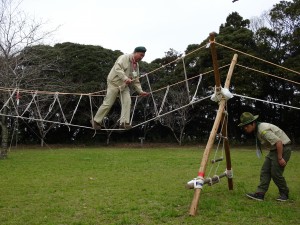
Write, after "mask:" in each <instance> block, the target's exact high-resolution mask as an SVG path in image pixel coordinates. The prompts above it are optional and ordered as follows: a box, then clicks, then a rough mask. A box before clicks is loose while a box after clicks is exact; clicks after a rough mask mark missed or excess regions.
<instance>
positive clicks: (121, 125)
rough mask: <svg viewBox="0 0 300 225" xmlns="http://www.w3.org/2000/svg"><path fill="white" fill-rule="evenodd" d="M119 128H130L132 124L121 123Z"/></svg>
mask: <svg viewBox="0 0 300 225" xmlns="http://www.w3.org/2000/svg"><path fill="white" fill-rule="evenodd" d="M120 128H121V129H125V130H130V129H131V128H132V126H131V125H130V124H129V123H121V124H120Z"/></svg>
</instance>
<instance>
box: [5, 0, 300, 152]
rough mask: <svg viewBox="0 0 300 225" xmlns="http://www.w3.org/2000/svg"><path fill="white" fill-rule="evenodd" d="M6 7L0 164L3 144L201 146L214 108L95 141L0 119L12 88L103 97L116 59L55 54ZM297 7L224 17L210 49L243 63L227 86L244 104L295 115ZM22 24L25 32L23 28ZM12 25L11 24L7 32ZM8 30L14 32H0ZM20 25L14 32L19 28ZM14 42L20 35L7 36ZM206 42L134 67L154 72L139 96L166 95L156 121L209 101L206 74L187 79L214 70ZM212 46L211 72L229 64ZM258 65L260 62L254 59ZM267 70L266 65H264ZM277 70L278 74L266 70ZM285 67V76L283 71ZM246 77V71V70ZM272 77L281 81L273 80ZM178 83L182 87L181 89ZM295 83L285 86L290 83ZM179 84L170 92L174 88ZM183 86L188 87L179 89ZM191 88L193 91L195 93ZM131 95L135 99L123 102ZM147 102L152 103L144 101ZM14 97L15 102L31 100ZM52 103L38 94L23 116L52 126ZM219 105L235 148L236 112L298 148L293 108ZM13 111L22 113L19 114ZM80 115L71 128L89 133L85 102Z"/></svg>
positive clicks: (66, 47) (297, 1) (299, 128)
mask: <svg viewBox="0 0 300 225" xmlns="http://www.w3.org/2000/svg"><path fill="white" fill-rule="evenodd" d="M12 3H13V0H1V4H2V7H1V9H0V24H1V32H0V76H1V80H0V86H1V87H2V88H1V89H3V91H1V92H0V99H1V101H0V108H2V111H1V113H2V114H3V115H1V121H0V125H1V133H0V135H1V156H2V157H6V155H7V149H8V147H9V146H8V145H9V143H14V144H17V143H18V144H37V143H41V144H42V145H43V144H44V143H48V144H58V143H59V144H112V143H119V142H139V138H143V139H145V141H146V142H147V141H148V142H175V143H178V144H180V145H181V144H185V143H204V142H206V140H207V137H208V136H209V133H210V130H211V127H212V124H213V121H214V118H215V114H216V111H215V110H216V109H217V104H216V103H215V102H212V101H210V100H204V101H203V102H201V103H199V104H193V105H192V106H190V107H185V108H182V109H180V110H177V111H174V113H170V114H167V115H166V116H163V117H159V118H157V119H153V120H151V121H150V122H148V123H145V124H143V125H142V126H140V127H137V128H135V129H132V130H130V131H127V132H122V133H120V132H103V134H99V135H96V136H95V137H94V138H92V136H93V131H92V130H89V129H83V128H78V127H71V128H69V127H67V126H63V125H57V124H49V123H44V122H43V121H23V120H20V119H16V118H14V117H9V116H4V114H6V115H9V114H10V113H13V112H12V106H10V104H11V103H9V104H6V105H5V103H7V100H8V99H9V98H10V96H11V92H12V91H6V90H5V88H7V89H10V90H12V89H15V88H16V87H18V88H20V89H26V90H40V91H41V90H42V91H55V92H70V93H74V92H76V93H94V92H98V91H99V90H104V89H105V88H106V77H107V75H108V73H109V71H110V69H111V67H112V66H113V64H114V62H115V60H116V59H117V57H118V56H119V55H121V54H123V53H122V52H121V51H119V50H116V51H112V50H110V49H105V48H103V47H101V46H94V45H82V44H76V43H69V42H67V43H58V44H55V45H54V46H50V45H45V44H42V42H41V41H42V40H43V39H44V38H45V37H46V36H47V35H48V33H44V32H38V31H39V30H40V28H41V26H42V24H41V23H35V22H33V24H32V21H31V20H29V19H28V18H26V16H25V14H23V13H22V12H20V11H18V10H17V8H12V7H8V6H9V5H10V4H12ZM299 8H300V0H293V1H281V2H280V3H278V4H276V5H274V6H273V8H272V9H271V10H270V11H268V12H266V13H264V14H263V15H262V16H260V17H257V18H253V19H251V20H249V19H244V18H242V17H241V16H240V15H239V14H238V13H237V12H232V13H231V14H229V15H228V17H227V18H226V21H225V22H224V23H223V24H221V25H220V27H219V31H218V32H216V33H215V36H216V42H217V43H221V44H223V45H225V46H230V47H231V48H232V49H237V50H239V51H241V52H244V53H246V54H248V55H251V56H254V57H248V56H247V55H245V54H239V53H238V54H239V57H238V64H239V65H241V66H236V68H235V70H234V74H233V77H232V80H231V88H230V91H231V92H232V93H237V94H239V95H245V96H251V97H253V98H257V99H263V100H266V101H269V102H276V103H279V104H284V105H291V106H294V107H296V108H297V107H299V106H300V103H299V102H300V101H299V100H300V99H299V98H300V94H299V93H300V92H299V82H300V76H299V73H294V72H293V71H300V65H299V63H298V62H299V59H300V43H299V42H300V19H299V18H300V11H299ZM29 21H30V22H31V24H29ZM12 22H13V23H12ZM8 24H10V25H11V24H13V25H11V26H8ZM21 25H22V26H21ZM16 34H20V35H16ZM208 39H209V37H207V38H206V39H205V40H203V41H202V42H201V43H200V44H190V45H188V46H187V48H186V50H185V52H184V54H185V55H186V57H184V58H183V59H184V60H178V61H176V59H178V58H181V57H182V56H183V54H182V53H180V52H177V51H176V50H174V49H172V48H171V49H169V50H168V51H167V52H165V57H163V58H157V59H155V60H153V61H152V62H151V63H147V62H141V63H140V68H141V72H142V74H146V73H148V72H149V71H155V69H156V68H161V69H160V70H158V71H156V72H154V74H153V76H149V81H147V80H146V79H143V80H142V85H143V87H144V89H145V90H147V89H149V86H148V82H150V83H151V88H153V90H157V89H160V88H161V87H167V86H168V87H169V86H170V88H169V89H168V98H166V99H165V101H164V105H163V107H162V108H163V109H162V112H161V113H163V112H164V110H166V109H167V108H168V110H172V109H178V108H180V106H182V105H185V104H187V103H188V102H190V101H191V98H192V97H193V93H195V91H196V90H197V91H198V92H197V96H196V97H201V96H205V95H207V94H212V93H213V92H214V76H213V73H211V74H210V75H208V76H203V79H202V80H201V84H200V86H199V85H198V82H199V79H191V78H192V77H194V76H195V75H198V74H204V73H206V72H209V71H211V70H212V69H213V65H212V59H211V54H210V51H209V49H205V50H201V51H195V50H197V49H198V48H199V47H201V46H204V45H206V44H207V43H208V42H209V41H208ZM232 49H229V48H226V47H222V46H220V45H217V58H218V64H219V67H220V68H222V67H223V66H226V65H227V64H228V63H230V61H231V59H232V57H233V54H234V53H235V51H234V50H232ZM255 57H257V58H261V59H264V60H265V61H260V60H257V59H256V58H255ZM266 62H271V63H272V64H270V63H266ZM275 64H276V65H280V66H281V67H278V66H275ZM283 67H285V68H289V69H290V70H285V69H284V68H283ZM249 68H255V70H251V69H249ZM258 71H264V73H266V74H272V75H276V76H277V77H280V78H284V79H286V80H283V79H278V78H277V77H274V76H266V75H264V74H261V73H259V72H258ZM226 74H227V70H226V69H225V70H220V75H221V80H222V84H224V81H225V79H226ZM185 78H187V79H190V80H189V81H188V85H187V83H186V82H183V83H180V81H182V80H184V79H185ZM290 81H294V82H290ZM177 82H178V83H180V84H179V85H177V86H176V87H175V86H172V84H174V83H177ZM187 87H188V88H187ZM198 88H199V89H198ZM132 94H133V95H134V94H135V93H132ZM165 94H166V92H165V91H164V92H161V93H157V94H156V95H155V100H157V101H159V102H162V100H163V99H164V96H165ZM153 96H154V95H153ZM30 97H32V94H31V95H29V94H28V95H26V94H23V95H22V96H21V98H20V102H22V98H23V99H24V98H30ZM52 98H53V96H49V95H40V96H39V97H38V101H37V103H36V104H38V106H39V109H40V110H28V112H27V113H28V116H29V117H30V116H31V117H33V118H36V117H38V116H41V117H44V116H49V117H55V116H56V117H57V120H61V119H62V118H61V116H62V115H59V113H58V111H55V110H53V111H52V112H49V111H48V106H49V102H51V101H53V99H52ZM102 100H103V98H101V97H99V98H95V99H94V100H93V108H92V110H93V111H94V112H95V111H96V110H97V107H98V106H99V105H100V104H101V102H102ZM152 100H153V99H151V97H149V98H143V99H139V101H140V103H139V104H138V105H137V108H136V109H135V112H136V113H135V117H134V122H141V121H147V120H149V119H151V118H154V117H155V116H156V115H157V113H158V111H159V109H160V106H161V105H154V103H153V101H152ZM60 103H61V104H62V105H63V107H64V110H65V112H66V113H67V114H68V113H69V114H72V110H73V109H74V105H76V101H75V99H72V98H70V97H68V98H67V97H63V96H62V97H61V98H60ZM227 105H228V107H227V108H228V129H229V130H228V132H229V135H230V140H231V141H232V142H234V143H243V142H245V140H244V138H243V132H242V131H241V130H240V129H239V128H238V127H237V124H238V123H239V116H240V115H241V113H242V112H244V111H250V112H252V113H254V114H259V115H260V120H261V121H267V122H271V123H274V124H276V125H278V126H279V127H281V128H282V129H283V130H284V131H286V133H287V134H288V135H289V136H290V137H291V139H292V141H293V143H294V144H298V143H299V142H300V137H299V132H300V113H299V110H298V109H296V108H286V107H283V106H281V105H274V104H270V103H266V102H261V101H255V100H251V99H246V98H240V97H234V98H232V99H230V100H229V101H228V102H227ZM19 107H26V106H22V105H20V106H19ZM77 110H78V113H79V114H80V115H81V116H80V117H78V118H77V119H76V120H77V121H75V122H77V123H78V124H84V125H88V124H89V119H88V118H89V111H90V102H88V101H87V102H83V104H82V105H80V107H79V108H78V109H77ZM119 113H120V104H119V103H118V102H116V104H115V105H114V107H113V109H112V111H111V113H110V115H109V117H108V119H107V120H108V122H109V123H111V124H112V123H113V122H114V121H116V120H117V119H118V116H119Z"/></svg>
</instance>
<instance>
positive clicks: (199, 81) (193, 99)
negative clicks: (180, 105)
mask: <svg viewBox="0 0 300 225" xmlns="http://www.w3.org/2000/svg"><path fill="white" fill-rule="evenodd" d="M201 81H202V74H200V76H199V80H198V84H197V87H196V91H195V93H194V96H193V98H192V100H191V102H194V101H195V100H197V98H196V95H197V93H198V88H199V85H200V83H201Z"/></svg>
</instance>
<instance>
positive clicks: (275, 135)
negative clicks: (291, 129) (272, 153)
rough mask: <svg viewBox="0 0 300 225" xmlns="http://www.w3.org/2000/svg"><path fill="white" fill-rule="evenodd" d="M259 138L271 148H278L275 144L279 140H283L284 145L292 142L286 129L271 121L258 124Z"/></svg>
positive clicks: (265, 145)
mask: <svg viewBox="0 0 300 225" xmlns="http://www.w3.org/2000/svg"><path fill="white" fill-rule="evenodd" d="M257 138H258V140H259V141H260V143H261V144H262V145H263V146H264V147H266V148H267V149H269V150H272V149H276V147H275V144H276V142H277V141H282V144H284V145H286V144H290V143H291V140H290V139H289V137H288V136H287V135H286V134H285V133H284V131H283V130H281V129H280V128H279V127H277V126H275V125H273V124H271V123H259V124H258V129H257ZM274 147H275V148H274Z"/></svg>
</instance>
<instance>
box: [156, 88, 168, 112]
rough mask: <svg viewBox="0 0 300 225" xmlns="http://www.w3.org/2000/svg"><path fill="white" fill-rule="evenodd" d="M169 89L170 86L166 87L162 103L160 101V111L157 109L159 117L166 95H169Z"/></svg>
mask: <svg viewBox="0 0 300 225" xmlns="http://www.w3.org/2000/svg"><path fill="white" fill-rule="evenodd" d="M169 89H170V85H168V86H167V90H166V92H165V96H164V98H163V101H162V103H161V105H160V109H159V112H158V115H159V114H160V113H161V112H162V110H163V107H164V105H165V101H166V97H167V95H168V93H169Z"/></svg>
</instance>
